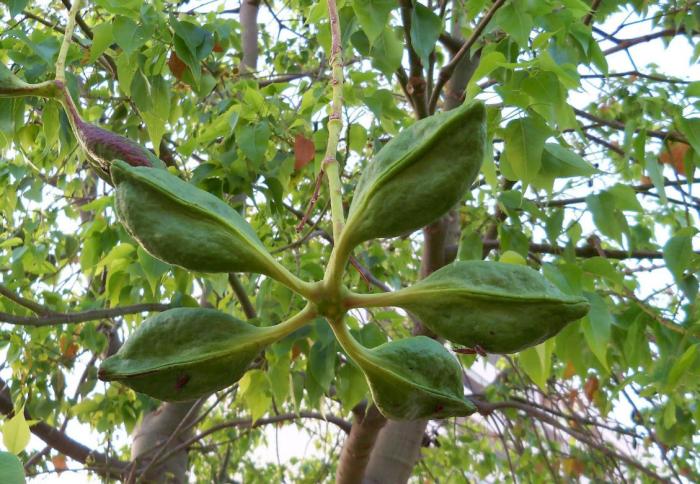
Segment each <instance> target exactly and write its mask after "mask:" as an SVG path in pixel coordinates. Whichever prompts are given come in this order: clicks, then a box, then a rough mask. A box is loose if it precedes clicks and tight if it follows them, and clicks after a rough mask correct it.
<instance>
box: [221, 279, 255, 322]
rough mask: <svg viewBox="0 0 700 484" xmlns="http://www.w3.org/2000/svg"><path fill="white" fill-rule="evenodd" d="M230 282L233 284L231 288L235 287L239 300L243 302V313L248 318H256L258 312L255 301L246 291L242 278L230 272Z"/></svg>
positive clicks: (234, 291)
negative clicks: (251, 300)
mask: <svg viewBox="0 0 700 484" xmlns="http://www.w3.org/2000/svg"><path fill="white" fill-rule="evenodd" d="M228 283H229V284H230V285H231V289H233V293H234V294H235V295H236V298H237V299H238V302H239V303H241V309H243V314H245V317H246V318H248V319H254V318H256V317H257V316H258V314H257V312H256V311H255V307H254V306H253V303H251V302H250V298H249V297H248V294H247V293H246V292H245V288H244V287H243V284H241V280H240V279H239V278H238V276H237V275H236V274H234V273H233V272H229V274H228Z"/></svg>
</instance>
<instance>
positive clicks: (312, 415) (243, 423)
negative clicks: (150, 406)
mask: <svg viewBox="0 0 700 484" xmlns="http://www.w3.org/2000/svg"><path fill="white" fill-rule="evenodd" d="M331 1H333V0H329V3H330V2H331ZM298 418H308V419H315V420H323V421H326V422H329V423H332V424H334V425H337V426H338V428H340V429H341V430H342V431H343V432H345V433H346V434H347V433H350V428H351V424H350V422H348V421H347V420H344V419H342V418H340V417H336V416H334V415H324V414H321V413H317V412H307V411H302V412H299V413H282V414H279V415H273V416H271V417H267V418H259V419H258V420H256V421H255V422H253V421H252V420H251V419H249V418H240V419H235V420H230V421H228V422H223V423H220V424H217V425H213V426H211V427H209V428H208V429H206V430H203V431H202V432H200V433H198V434H197V435H195V436H193V437H191V438H189V439H187V440H186V441H184V442H183V443H181V444H180V445H178V446H177V447H175V448H173V449H171V450H170V451H169V452H168V453H166V454H165V455H163V456H161V458H160V460H161V461H165V460H168V458H169V457H170V456H171V455H173V454H175V453H176V452H179V451H181V450H182V449H186V448H188V447H189V446H191V445H192V444H194V443H195V442H197V441H199V440H202V439H203V438H204V437H206V436H208V435H211V434H213V433H215V432H218V431H219V430H223V429H227V428H231V427H242V428H251V429H254V428H257V427H262V426H263V425H269V424H273V423H279V422H285V421H288V420H296V419H298Z"/></svg>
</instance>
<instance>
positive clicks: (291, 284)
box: [269, 261, 318, 302]
mask: <svg viewBox="0 0 700 484" xmlns="http://www.w3.org/2000/svg"><path fill="white" fill-rule="evenodd" d="M273 262H274V261H273ZM274 266H275V268H276V269H277V270H276V272H275V273H274V274H269V275H270V276H271V277H272V278H273V279H275V280H276V281H278V282H281V283H282V284H284V285H285V286H287V287H288V288H289V289H291V290H292V291H294V292H296V293H297V294H300V295H302V296H303V297H304V298H305V299H308V300H309V301H314V302H316V300H317V299H318V293H317V290H316V284H312V283H310V282H306V281H302V280H301V279H299V278H298V277H297V276H295V275H294V274H292V273H291V272H290V271H289V270H287V268H286V267H284V266H282V265H281V264H279V263H277V262H274Z"/></svg>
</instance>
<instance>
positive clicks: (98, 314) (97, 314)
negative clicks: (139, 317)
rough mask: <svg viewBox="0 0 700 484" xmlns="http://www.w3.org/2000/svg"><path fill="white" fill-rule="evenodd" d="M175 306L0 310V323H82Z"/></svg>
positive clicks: (30, 324)
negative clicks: (30, 313) (37, 312)
mask: <svg viewBox="0 0 700 484" xmlns="http://www.w3.org/2000/svg"><path fill="white" fill-rule="evenodd" d="M173 307H175V306H173V305H172V304H163V303H141V304H134V305H132V306H123V307H117V308H109V309H90V310H88V311H82V312H79V313H52V314H48V315H46V316H40V317H25V316H15V315H14V314H8V313H3V312H0V323H7V324H16V325H21V326H34V327H40V326H53V325H57V324H70V323H84V322H86V321H95V320H98V319H109V318H114V317H117V316H125V315H127V314H138V313H143V312H150V311H165V310H167V309H171V308H173Z"/></svg>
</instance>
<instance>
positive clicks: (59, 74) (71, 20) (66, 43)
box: [56, 0, 81, 82]
mask: <svg viewBox="0 0 700 484" xmlns="http://www.w3.org/2000/svg"><path fill="white" fill-rule="evenodd" d="M80 2H81V0H73V6H72V7H71V9H70V11H69V12H68V22H67V23H66V32H65V34H64V35H63V43H62V44H61V50H60V51H59V52H58V59H56V80H57V81H62V82H65V80H66V56H67V55H68V48H69V47H70V42H71V39H72V38H73V30H75V17H76V16H77V15H78V10H80Z"/></svg>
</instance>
